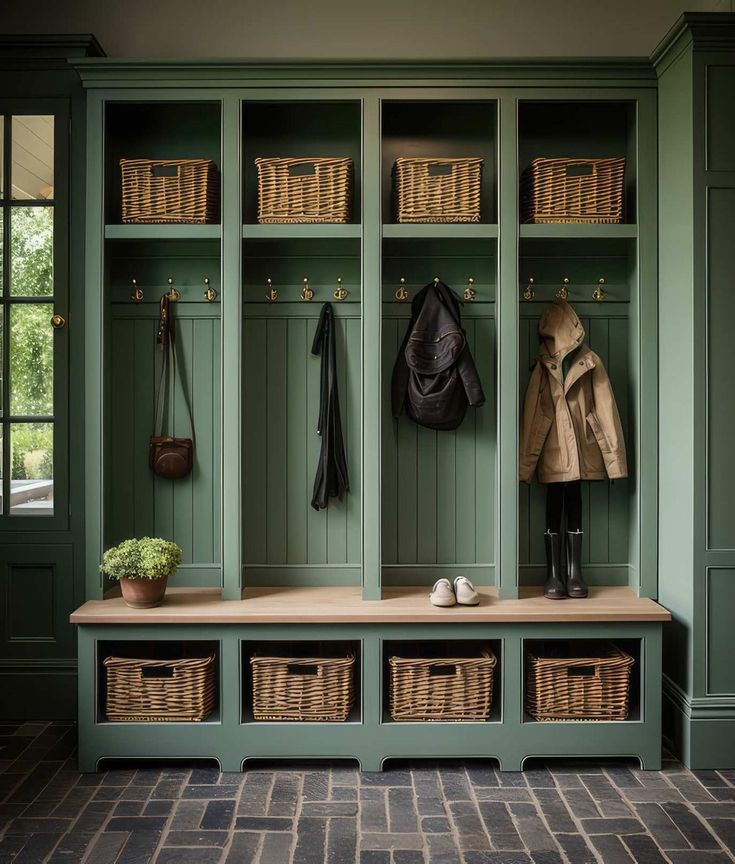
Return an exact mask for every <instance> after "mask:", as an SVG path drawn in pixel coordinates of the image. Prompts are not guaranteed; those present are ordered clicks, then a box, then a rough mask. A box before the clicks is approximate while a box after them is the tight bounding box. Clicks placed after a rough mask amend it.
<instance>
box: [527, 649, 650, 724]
mask: <svg viewBox="0 0 735 864" xmlns="http://www.w3.org/2000/svg"><path fill="white" fill-rule="evenodd" d="M634 663H635V660H634V659H633V658H632V657H631V656H630V655H629V654H626V652H625V651H623V650H621V649H620V648H618V647H617V645H614V644H613V643H612V642H595V643H585V642H578V641H570V642H548V643H535V644H534V645H533V647H532V648H529V650H528V654H527V663H526V710H527V711H528V713H529V714H530V715H531V716H532V717H534V718H535V719H536V720H625V719H626V718H627V717H628V708H629V699H630V670H631V667H632V666H633V664H634Z"/></svg>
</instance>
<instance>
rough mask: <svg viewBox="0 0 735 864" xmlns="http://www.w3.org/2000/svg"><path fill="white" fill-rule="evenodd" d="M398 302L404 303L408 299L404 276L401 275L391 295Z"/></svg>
mask: <svg viewBox="0 0 735 864" xmlns="http://www.w3.org/2000/svg"><path fill="white" fill-rule="evenodd" d="M393 296H394V297H395V298H396V300H397V301H398V302H399V303H405V302H406V300H408V291H406V277H405V276H401V285H400V287H399V288H397V289H396V293H395V294H394V295H393Z"/></svg>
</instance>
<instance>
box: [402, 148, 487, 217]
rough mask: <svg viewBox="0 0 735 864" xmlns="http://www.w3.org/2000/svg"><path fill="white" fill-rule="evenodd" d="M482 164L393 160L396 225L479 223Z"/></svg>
mask: <svg viewBox="0 0 735 864" xmlns="http://www.w3.org/2000/svg"><path fill="white" fill-rule="evenodd" d="M483 161H484V160H482V159H479V158H477V159H474V158H473V159H428V158H426V159H415V158H406V157H403V156H402V157H400V158H399V159H396V162H395V165H394V166H393V191H394V200H395V211H396V222H479V221H480V184H481V181H482V164H483Z"/></svg>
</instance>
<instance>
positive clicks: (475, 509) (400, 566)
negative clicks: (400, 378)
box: [381, 238, 497, 585]
mask: <svg viewBox="0 0 735 864" xmlns="http://www.w3.org/2000/svg"><path fill="white" fill-rule="evenodd" d="M382 267H383V273H382V299H383V302H382V314H383V327H382V339H383V343H382V363H383V365H382V381H383V386H382V400H383V403H382V448H381V455H382V468H381V470H382V579H383V584H384V585H412V584H424V585H431V584H432V583H433V582H434V581H435V580H436V579H437V578H439V577H440V576H447V577H449V578H454V576H457V575H460V574H462V575H465V576H467V577H469V578H470V579H471V580H472V581H473V582H474V583H475V584H477V585H492V584H493V583H494V561H495V537H494V523H495V484H496V474H495V472H496V445H497V423H496V371H495V367H496V347H495V340H496V331H495V303H494V301H495V291H496V279H497V276H496V273H497V259H496V244H495V241H494V240H487V239H474V238H473V239H468V238H460V239H450V238H443V239H429V238H422V239H418V238H413V239H410V240H403V239H384V241H383V260H382ZM434 276H439V277H440V278H441V279H442V281H444V282H445V283H446V284H447V285H448V286H449V287H450V288H452V289H453V290H454V291H455V293H456V294H458V295H459V297H460V298H463V297H464V291H465V289H467V288H472V289H473V290H474V291H475V292H476V294H475V298H474V300H467V301H464V302H463V305H462V326H463V327H464V330H465V332H466V335H467V340H468V343H469V346H470V350H471V352H472V356H473V358H474V361H475V365H476V367H477V370H478V374H479V377H480V381H481V382H482V387H483V391H484V393H485V404H484V405H482V406H480V407H468V409H467V414H466V415H465V418H464V420H463V422H462V424H461V425H460V426H459V428H458V429H456V430H454V431H435V430H431V429H426V428H423V427H421V426H418V425H417V424H416V423H414V422H413V421H412V420H410V419H409V418H408V417H407V416H406V413H405V410H404V412H403V413H402V414H401V415H400V416H399V417H394V416H393V414H392V408H391V376H392V373H393V367H394V365H395V362H396V357H397V356H398V352H399V350H400V348H401V345H402V343H403V338H404V335H405V332H406V328H407V327H408V324H409V320H410V315H411V300H412V299H413V297H414V296H415V294H416V293H417V292H418V291H420V290H421V289H422V288H423V287H424V286H425V285H426V284H427V283H429V282H430V281H431V280H432V279H433V277H434ZM401 279H404V280H405V282H404V283H401ZM470 280H472V283H471V284H470ZM401 287H404V288H405V289H406V292H407V295H408V296H407V298H406V300H404V301H399V300H398V299H397V298H396V291H397V290H398V289H400V288H401Z"/></svg>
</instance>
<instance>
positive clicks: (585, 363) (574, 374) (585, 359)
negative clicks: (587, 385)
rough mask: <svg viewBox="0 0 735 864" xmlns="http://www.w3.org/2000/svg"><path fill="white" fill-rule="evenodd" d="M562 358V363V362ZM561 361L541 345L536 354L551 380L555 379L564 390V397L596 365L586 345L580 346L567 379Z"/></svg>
mask: <svg viewBox="0 0 735 864" xmlns="http://www.w3.org/2000/svg"><path fill="white" fill-rule="evenodd" d="M572 350H573V349H572ZM567 354H569V351H567V352H566V354H565V355H564V356H565V357H566V356H567ZM563 359H564V358H563V357H562V361H563ZM562 361H560V360H559V358H558V357H557V356H556V355H553V356H552V355H551V354H549V352H548V350H547V349H546V347H545V345H543V344H542V345H541V348H540V349H539V352H538V362H539V363H541V364H542V365H544V366H545V367H546V370H547V371H548V373H549V375H551V377H552V378H555V379H556V380H557V381H558V382H559V384H560V385H561V386H562V387H563V389H564V394H565V395H566V394H567V393H568V392H569V390H570V389H571V387H572V386H573V385H574V384H575V383H576V382H577V381H579V379H580V378H581V377H582V376H583V375H585V374H586V373H587V372H589V371H590V369H594V368H595V366H596V365H597V355H596V354H595V353H594V351H592V350H591V349H590V347H589V346H588V345H584V344H583V345H581V346H580V348H579V351H578V352H577V354H576V355H575V357H574V362H573V363H572V365H571V367H570V369H569V371H568V372H567V377H566V378H564V377H563V376H564V371H563V367H562Z"/></svg>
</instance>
